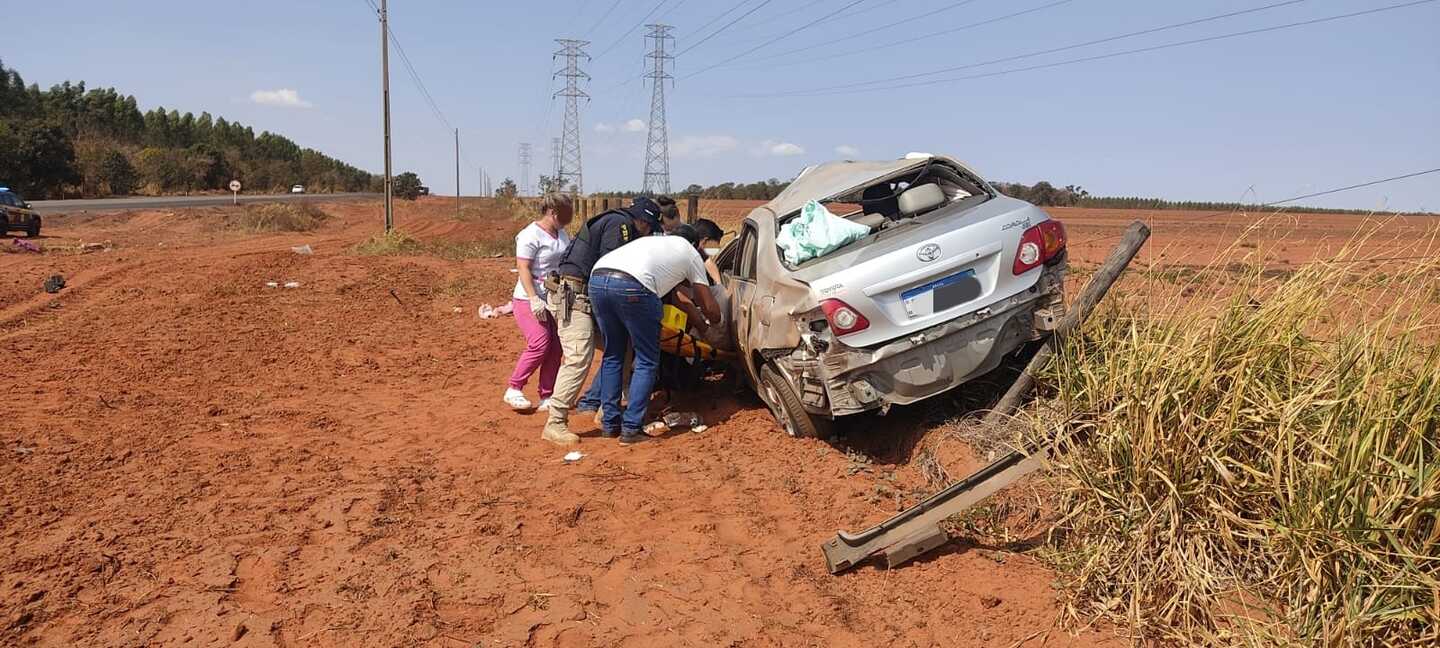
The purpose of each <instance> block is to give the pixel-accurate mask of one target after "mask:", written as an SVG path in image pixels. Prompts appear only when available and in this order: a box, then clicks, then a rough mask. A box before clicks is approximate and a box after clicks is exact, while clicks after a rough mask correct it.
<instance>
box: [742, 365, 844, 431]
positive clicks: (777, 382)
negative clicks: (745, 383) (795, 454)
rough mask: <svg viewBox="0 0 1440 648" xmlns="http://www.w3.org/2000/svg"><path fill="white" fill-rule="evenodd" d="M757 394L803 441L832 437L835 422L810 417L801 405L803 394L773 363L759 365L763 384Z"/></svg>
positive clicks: (780, 421)
mask: <svg viewBox="0 0 1440 648" xmlns="http://www.w3.org/2000/svg"><path fill="white" fill-rule="evenodd" d="M756 392H758V393H759V394H760V400H762V401H765V406H766V407H768V408H770V414H771V415H772V416H774V417H775V421H776V422H777V423H779V424H780V427H781V428H782V429H784V430H785V431H786V432H787V433H789V435H790V436H792V437H796V438H800V439H826V438H829V437H830V434H831V432H832V430H833V429H834V428H833V425H834V424H833V422H831V421H828V420H825V419H820V418H816V417H814V416H811V415H810V413H809V412H807V411H805V406H804V405H802V404H801V403H800V395H799V394H796V393H795V388H794V387H793V386H792V385H791V384H790V383H789V381H787V380H785V377H784V376H783V375H781V374H780V371H779V370H778V369H776V368H775V367H774V366H772V365H770V364H768V363H767V364H764V365H761V366H760V384H759V386H758V389H756Z"/></svg>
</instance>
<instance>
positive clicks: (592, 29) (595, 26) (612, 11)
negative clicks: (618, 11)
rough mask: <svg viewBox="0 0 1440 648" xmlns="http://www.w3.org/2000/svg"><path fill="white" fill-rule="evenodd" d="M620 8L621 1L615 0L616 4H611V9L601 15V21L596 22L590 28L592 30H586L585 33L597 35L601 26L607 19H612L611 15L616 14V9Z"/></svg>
mask: <svg viewBox="0 0 1440 648" xmlns="http://www.w3.org/2000/svg"><path fill="white" fill-rule="evenodd" d="M618 6H620V0H615V2H613V3H611V4H610V8H609V9H606V10H605V13H603V14H600V19H599V20H597V21H595V24H593V25H591V26H590V29H587V30H585V31H584V32H583V33H585V34H593V33H595V30H596V29H599V28H600V25H601V24H603V23H604V22H605V19H606V18H609V17H610V14H611V13H614V11H615V8H616V7H618Z"/></svg>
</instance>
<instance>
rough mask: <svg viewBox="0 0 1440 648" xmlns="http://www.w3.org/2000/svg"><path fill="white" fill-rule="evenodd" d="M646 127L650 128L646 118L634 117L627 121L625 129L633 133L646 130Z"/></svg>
mask: <svg viewBox="0 0 1440 648" xmlns="http://www.w3.org/2000/svg"><path fill="white" fill-rule="evenodd" d="M646 128H648V126H646V124H645V122H644V120H640V119H632V120H630V121H627V122H625V130H626V131H628V132H631V133H639V132H642V131H644V130H645V129H646Z"/></svg>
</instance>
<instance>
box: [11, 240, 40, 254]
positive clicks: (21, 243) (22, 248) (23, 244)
mask: <svg viewBox="0 0 1440 648" xmlns="http://www.w3.org/2000/svg"><path fill="white" fill-rule="evenodd" d="M10 241H11V242H12V243H14V245H15V251H16V252H33V253H35V254H39V253H40V246H38V245H35V244H34V243H31V242H30V241H26V240H23V239H18V238H17V239H10Z"/></svg>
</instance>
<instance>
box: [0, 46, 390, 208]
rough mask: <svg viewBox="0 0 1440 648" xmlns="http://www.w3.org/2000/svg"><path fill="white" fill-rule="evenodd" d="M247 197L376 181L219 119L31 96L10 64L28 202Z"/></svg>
mask: <svg viewBox="0 0 1440 648" xmlns="http://www.w3.org/2000/svg"><path fill="white" fill-rule="evenodd" d="M232 179H237V180H240V181H241V183H243V184H244V185H245V189H246V190H247V191H283V190H285V189H287V188H288V187H289V186H290V185H293V184H303V185H305V186H306V188H307V189H308V190H310V191H365V190H371V189H374V187H375V186H376V184H377V183H378V182H379V181H378V180H377V179H376V178H375V177H374V176H372V175H371V174H370V173H369V172H366V171H363V170H361V169H358V168H355V167H353V166H350V165H349V164H345V163H344V162H341V161H339V160H336V159H334V158H331V157H329V156H326V155H324V154H323V153H320V152H318V151H315V150H313V149H308V148H301V147H300V146H298V145H297V144H295V143H294V142H292V141H290V140H289V139H286V138H285V137H283V136H280V135H276V134H274V133H270V132H262V133H260V134H259V135H256V134H255V131H254V130H253V129H252V128H251V127H249V126H245V125H243V124H240V123H238V122H231V121H227V120H226V119H225V118H224V117H220V118H213V117H211V115H210V113H208V112H202V113H200V116H198V117H197V116H195V115H193V114H191V113H188V112H187V113H184V114H181V113H179V112H178V111H175V110H169V111H167V110H165V109H164V108H161V107H156V108H154V109H151V110H149V111H146V112H143V113H142V112H141V111H140V108H139V106H138V105H137V102H136V100H135V97H133V96H129V95H122V94H120V93H119V92H118V91H116V90H115V89H113V88H103V89H92V90H86V88H85V84H84V82H81V83H78V84H73V85H72V84H71V83H70V82H68V81H66V82H65V83H62V84H60V85H57V86H54V87H52V88H50V89H49V90H41V89H40V88H39V86H38V85H34V84H32V85H30V86H29V87H27V86H26V85H25V82H24V80H23V79H22V78H21V77H20V73H19V72H16V71H14V70H9V69H6V68H5V66H4V64H3V62H0V183H8V184H9V186H11V187H13V188H16V189H17V190H19V191H20V192H21V193H22V194H24V195H25V196H26V197H27V198H62V197H65V198H70V197H93V196H107V195H115V196H118V195H127V194H133V193H137V192H138V193H148V194H169V193H181V192H185V193H189V192H192V191H204V190H215V189H221V188H224V187H225V186H226V185H227V184H228V183H229V182H230V180H232Z"/></svg>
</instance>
